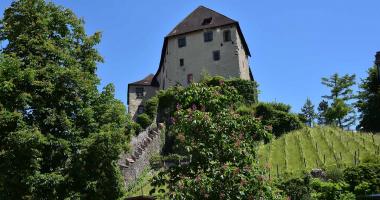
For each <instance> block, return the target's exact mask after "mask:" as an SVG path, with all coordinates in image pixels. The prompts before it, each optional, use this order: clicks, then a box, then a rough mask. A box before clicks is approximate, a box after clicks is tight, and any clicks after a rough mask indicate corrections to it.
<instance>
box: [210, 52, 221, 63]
mask: <svg viewBox="0 0 380 200" xmlns="http://www.w3.org/2000/svg"><path fill="white" fill-rule="evenodd" d="M212 57H213V58H214V60H215V61H217V60H220V51H213V52H212Z"/></svg>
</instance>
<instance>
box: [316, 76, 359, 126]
mask: <svg viewBox="0 0 380 200" xmlns="http://www.w3.org/2000/svg"><path fill="white" fill-rule="evenodd" d="M322 84H323V85H326V86H327V87H329V88H330V95H325V96H322V97H323V98H324V99H326V100H328V101H331V104H330V106H328V108H327V109H326V108H325V107H321V108H324V109H323V110H321V111H323V112H321V114H323V115H324V116H323V118H325V119H326V122H331V123H333V124H335V125H338V126H339V127H341V128H349V127H350V126H351V125H352V124H354V123H355V116H354V112H355V111H354V109H353V106H352V105H350V104H349V101H350V100H352V99H353V98H355V96H354V95H353V91H352V89H351V87H352V86H353V85H354V84H355V75H348V74H346V75H344V76H342V77H339V75H338V74H337V73H335V74H333V75H332V76H331V77H329V78H326V77H323V78H322ZM322 105H323V104H322ZM323 106H325V105H323Z"/></svg>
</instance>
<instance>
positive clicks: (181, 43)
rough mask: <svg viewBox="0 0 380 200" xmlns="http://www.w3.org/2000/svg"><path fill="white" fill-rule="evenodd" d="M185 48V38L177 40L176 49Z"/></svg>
mask: <svg viewBox="0 0 380 200" xmlns="http://www.w3.org/2000/svg"><path fill="white" fill-rule="evenodd" d="M184 46H186V37H179V38H178V48H181V47H184Z"/></svg>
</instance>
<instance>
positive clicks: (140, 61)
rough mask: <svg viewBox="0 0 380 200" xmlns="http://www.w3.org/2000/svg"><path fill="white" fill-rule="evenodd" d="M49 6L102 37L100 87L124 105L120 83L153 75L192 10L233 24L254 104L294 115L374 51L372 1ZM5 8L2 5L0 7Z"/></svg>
mask: <svg viewBox="0 0 380 200" xmlns="http://www.w3.org/2000/svg"><path fill="white" fill-rule="evenodd" d="M53 1H54V2H56V3H57V4H59V5H62V6H64V7H67V8H70V9H72V10H73V11H74V12H75V13H76V14H77V16H79V17H82V18H83V19H84V20H85V22H86V24H85V28H86V31H87V32H88V33H89V34H92V33H94V32H95V31H101V32H102V33H103V39H102V42H101V44H100V45H98V46H97V48H98V49H99V51H100V53H101V55H102V56H103V57H104V59H105V62H104V63H102V64H99V67H98V75H99V77H100V78H101V80H102V81H101V86H100V88H101V87H103V86H104V85H106V84H108V83H114V84H115V86H116V97H117V98H118V99H120V100H122V101H123V102H124V103H125V104H126V102H127V84H128V83H130V82H133V81H136V80H139V79H141V78H143V77H145V76H146V75H147V74H149V73H155V72H156V70H157V68H158V63H159V59H160V53H161V48H162V43H163V38H164V36H165V35H166V34H168V33H169V32H170V30H171V29H172V28H173V27H174V26H175V25H176V24H177V23H179V22H180V21H181V20H182V19H183V18H185V17H186V16H187V15H188V14H189V13H190V12H191V11H192V10H194V9H195V8H196V7H198V6H199V5H204V6H206V7H208V8H211V9H213V10H215V11H217V12H220V13H222V14H224V15H226V16H228V17H230V18H232V19H235V20H237V21H239V23H240V26H241V28H242V31H243V34H244V36H245V39H246V41H247V43H248V46H249V48H250V50H251V53H252V57H251V59H250V66H251V69H252V71H253V75H254V77H255V79H256V80H257V82H258V83H259V84H260V88H259V89H260V91H261V94H260V96H259V98H260V100H261V101H275V100H276V101H278V102H284V103H288V104H290V105H292V107H293V111H296V112H298V111H299V110H300V108H301V107H302V105H303V103H304V102H305V99H306V98H307V97H310V98H311V100H312V101H313V103H314V104H318V102H319V101H320V100H321V96H322V95H324V94H327V93H328V90H327V89H326V88H325V87H324V86H323V85H322V84H321V83H320V80H321V77H324V76H330V75H331V74H333V73H335V72H338V73H339V74H341V75H343V74H345V73H350V74H352V73H355V74H356V75H357V81H359V80H360V78H363V77H365V76H366V70H367V69H368V68H369V67H370V66H372V65H373V60H374V54H375V52H376V51H380V1H379V0H362V1H358V0H318V1H305V0H287V1H283V0H265V1H259V0H255V1H252V0H246V1H243V0H228V1H227V0H210V1H201V0H192V1H185V0H160V1H159V0H154V1H148V0H139V1H130V0H107V1H104V0H91V1H85V0H81V1H78V0H77V1H70V0H53ZM10 3H11V1H10V0H1V1H0V10H1V11H3V10H4V9H5V8H6V7H8V6H9V5H10Z"/></svg>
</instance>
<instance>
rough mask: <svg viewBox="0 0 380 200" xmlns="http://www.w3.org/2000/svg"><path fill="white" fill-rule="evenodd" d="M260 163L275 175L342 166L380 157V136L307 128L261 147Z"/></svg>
mask: <svg viewBox="0 0 380 200" xmlns="http://www.w3.org/2000/svg"><path fill="white" fill-rule="evenodd" d="M258 154H259V162H260V164H261V165H262V166H265V167H266V168H268V173H269V175H271V176H272V177H274V176H276V177H277V176H282V175H287V176H292V175H294V176H296V175H300V174H302V173H304V172H310V170H311V169H313V168H324V169H328V168H334V167H338V168H343V167H345V166H352V165H357V164H359V163H360V162H362V161H364V160H365V159H373V158H379V157H380V136H379V135H373V134H370V133H355V132H348V131H342V130H340V129H337V128H332V127H316V128H305V129H302V130H298V131H294V132H291V133H288V134H286V135H284V136H282V137H280V138H278V139H275V140H273V141H272V142H271V143H269V144H266V145H263V146H261V147H260V148H259V153H258Z"/></svg>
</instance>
